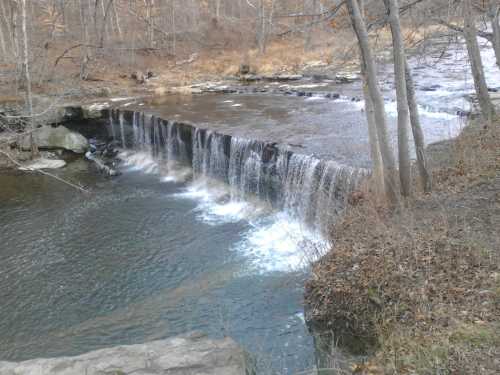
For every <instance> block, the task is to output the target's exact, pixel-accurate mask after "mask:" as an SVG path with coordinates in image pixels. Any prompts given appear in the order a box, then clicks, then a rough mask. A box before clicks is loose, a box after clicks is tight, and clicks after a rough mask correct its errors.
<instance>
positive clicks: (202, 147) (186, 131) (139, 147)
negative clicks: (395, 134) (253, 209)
mask: <svg viewBox="0 0 500 375" xmlns="http://www.w3.org/2000/svg"><path fill="white" fill-rule="evenodd" d="M110 119H111V124H110V127H111V134H112V135H113V136H114V137H115V138H117V140H119V143H121V144H122V145H124V146H125V148H127V149H129V150H132V151H139V152H140V153H141V155H142V157H143V158H147V160H148V161H147V163H146V164H148V163H149V164H151V165H154V167H152V166H151V165H149V164H148V165H147V166H146V168H145V169H146V170H147V171H150V172H152V171H157V169H158V168H159V169H162V170H166V171H167V173H169V172H172V171H173V170H174V169H175V168H179V166H182V165H184V167H186V166H188V167H190V168H191V169H192V174H193V179H194V180H195V181H202V180H216V181H220V182H222V183H225V184H226V185H227V186H228V188H229V199H230V200H231V201H232V202H242V201H245V200H249V199H253V198H257V199H259V200H260V201H263V202H265V203H267V204H270V205H271V206H273V207H275V208H276V209H278V210H280V211H282V212H284V213H286V214H287V215H288V216H289V217H290V218H292V219H294V220H298V221H299V222H301V223H302V224H304V225H305V226H307V227H308V228H310V229H312V230H314V231H317V232H323V233H324V232H325V231H327V230H328V228H329V226H330V225H331V224H332V222H333V221H334V219H335V217H336V216H337V215H338V213H339V212H340V211H341V210H342V209H343V207H344V206H345V201H346V199H347V198H348V195H349V193H350V192H352V191H353V190H354V189H355V187H356V185H357V184H358V182H359V181H360V179H361V178H362V176H363V175H365V173H364V172H363V171H362V170H359V169H354V168H350V167H345V166H341V165H339V164H337V163H335V162H334V161H330V160H320V159H318V158H316V157H314V156H310V155H301V154H297V153H292V152H290V151H289V150H287V149H286V148H282V147H278V146H276V145H275V144H266V143H264V142H260V141H254V140H248V139H243V138H238V137H234V136H232V137H231V136H228V135H222V134H219V133H217V132H215V131H213V130H206V129H201V128H195V127H193V126H191V125H188V124H183V123H175V122H169V121H165V120H162V119H159V118H156V117H154V116H151V115H146V114H143V113H139V112H129V111H124V112H122V111H114V113H113V114H112V115H111V116H110ZM116 119H118V122H119V125H120V126H119V129H120V134H119V135H118V134H115V133H113V131H114V130H115V129H116V124H115V123H114V122H115V121H116ZM127 119H130V120H129V121H127ZM130 130H131V131H130ZM143 162H144V161H143Z"/></svg>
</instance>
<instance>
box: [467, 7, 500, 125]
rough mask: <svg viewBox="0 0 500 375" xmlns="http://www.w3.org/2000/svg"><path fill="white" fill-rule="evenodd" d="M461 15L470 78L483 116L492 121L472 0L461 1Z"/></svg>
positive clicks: (491, 107)
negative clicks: (472, 80) (470, 71)
mask: <svg viewBox="0 0 500 375" xmlns="http://www.w3.org/2000/svg"><path fill="white" fill-rule="evenodd" d="M463 17H464V38H465V43H466V44H467V51H468V53H469V60H470V65H471V70H472V78H473V79H474V86H475V88H476V95H477V99H478V102H479V107H480V109H481V114H482V116H483V118H484V119H485V120H487V121H489V122H491V121H492V119H493V116H494V113H495V110H494V107H493V103H492V102H491V99H490V94H489V92H488V86H487V85H486V80H485V78H484V69H483V62H482V60H481V52H480V50H479V44H478V42H477V29H476V18H475V17H474V10H473V8H472V0H464V1H463Z"/></svg>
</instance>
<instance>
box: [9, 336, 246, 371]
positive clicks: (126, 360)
mask: <svg viewBox="0 0 500 375" xmlns="http://www.w3.org/2000/svg"><path fill="white" fill-rule="evenodd" d="M0 374H2V375H21V374H37V375H75V374H86V375H103V374H120V375H129V374H134V375H146V374H148V375H159V374H169V375H202V374H203V375H250V374H253V372H252V370H251V366H250V362H249V361H248V358H247V355H246V353H245V352H244V350H243V349H241V347H240V346H239V345H238V344H237V343H236V342H235V341H234V340H232V339H230V338H225V339H219V340H215V339H210V338H208V337H206V336H203V335H202V334H198V333H193V334H189V335H185V336H179V337H174V338H170V339H166V340H160V341H153V342H148V343H145V344H139V345H128V346H117V347H113V348H108V349H101V350H96V351H93V352H90V353H87V354H83V355H80V356H77V357H61V358H51V359H34V360H29V361H24V362H17V363H14V362H0Z"/></svg>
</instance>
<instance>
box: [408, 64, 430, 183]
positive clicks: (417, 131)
mask: <svg viewBox="0 0 500 375" xmlns="http://www.w3.org/2000/svg"><path fill="white" fill-rule="evenodd" d="M405 75H406V91H407V96H408V108H409V110H410V123H411V130H412V133H413V141H414V142H415V153H416V154H417V167H418V172H419V175H420V180H421V182H422V188H423V189H424V192H426V193H429V192H430V191H431V190H432V175H431V174H430V172H429V169H428V167H427V157H426V154H425V140H424V132H423V131H422V126H421V125H420V115H419V113H418V104H417V98H416V95H415V85H414V83H413V77H412V76H411V70H410V66H409V65H408V61H407V60H406V58H405Z"/></svg>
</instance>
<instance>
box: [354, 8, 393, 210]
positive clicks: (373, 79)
mask: <svg viewBox="0 0 500 375" xmlns="http://www.w3.org/2000/svg"><path fill="white" fill-rule="evenodd" d="M347 6H348V8H349V14H350V18H351V23H352V26H353V29H354V31H355V33H356V36H357V39H358V42H359V46H360V50H361V56H362V58H363V61H364V62H365V66H366V76H367V81H368V89H369V93H370V95H369V96H370V97H371V100H372V102H373V110H374V118H375V124H376V127H377V137H378V142H379V147H380V153H381V155H382V162H383V168H384V181H385V184H384V188H385V192H386V195H387V199H388V200H389V202H390V204H392V205H396V204H397V203H398V201H399V199H398V194H397V181H396V162H395V159H394V154H393V153H392V147H391V144H390V142H389V136H388V133H387V119H386V115H385V106H384V98H383V97H382V93H381V92H380V87H379V84H378V81H377V70H376V66H375V60H374V58H373V56H372V51H371V48H370V44H369V40H368V31H367V29H366V25H365V23H364V21H363V18H362V16H361V12H360V10H359V6H358V2H357V0H347Z"/></svg>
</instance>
